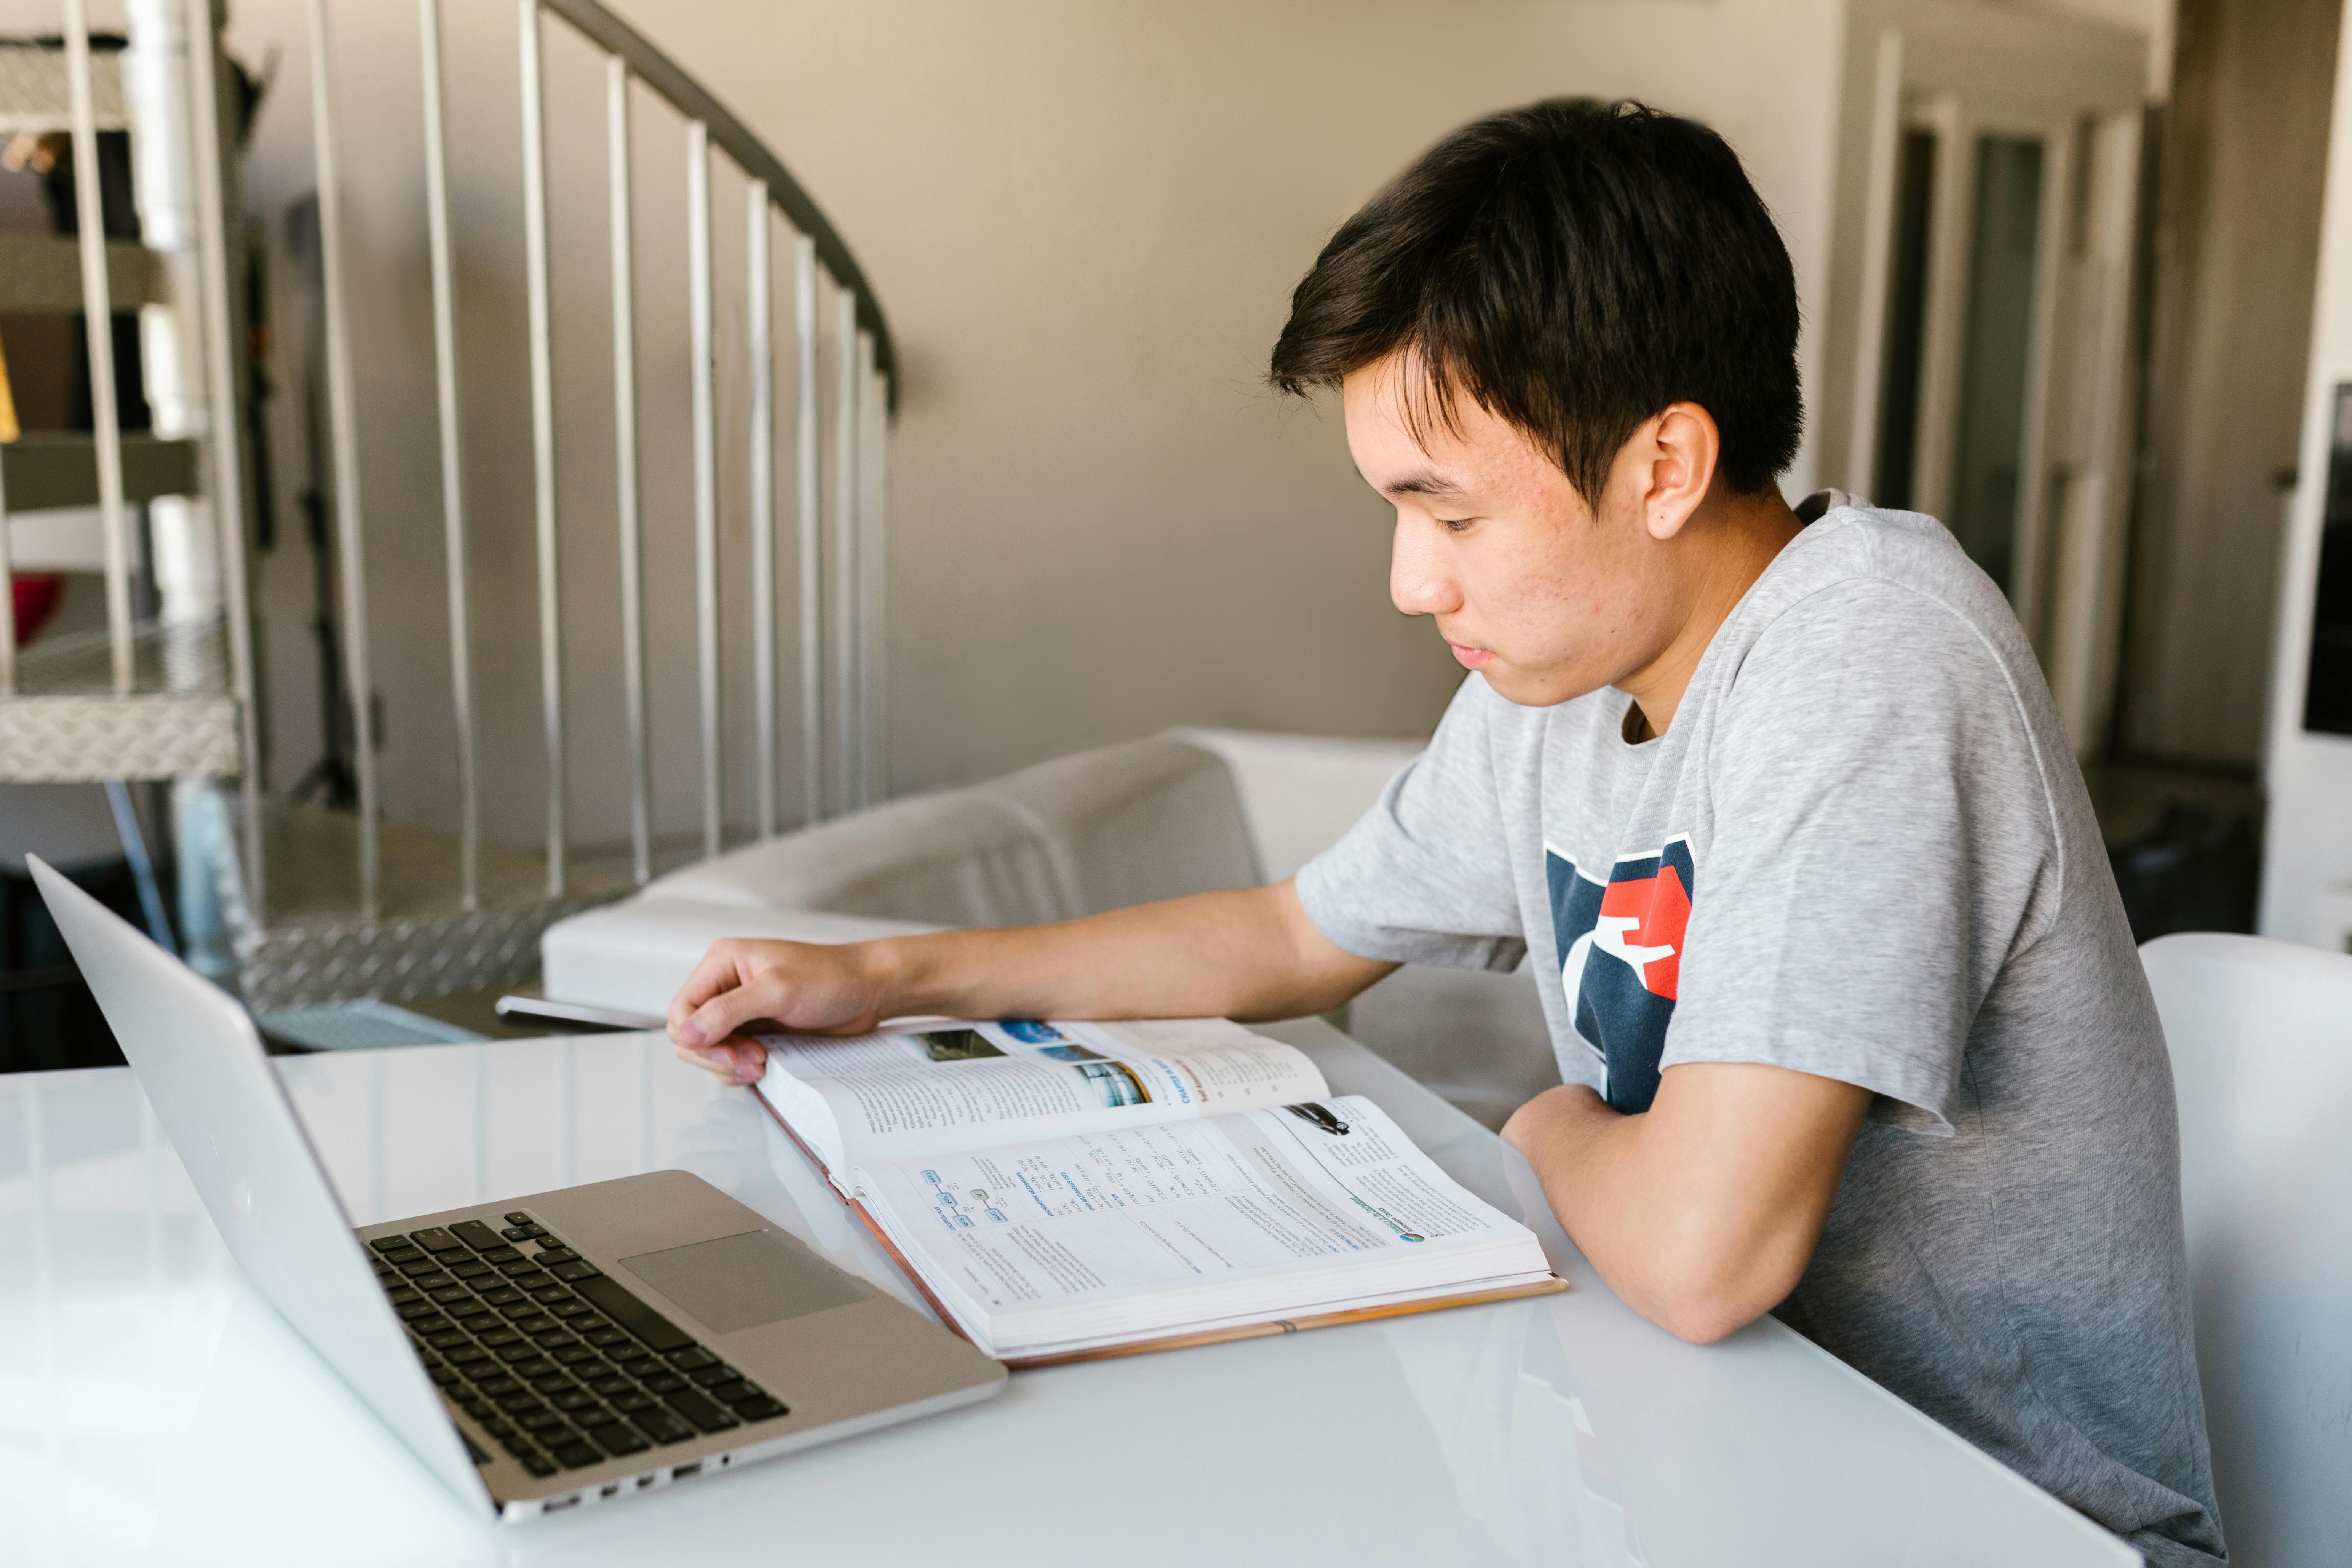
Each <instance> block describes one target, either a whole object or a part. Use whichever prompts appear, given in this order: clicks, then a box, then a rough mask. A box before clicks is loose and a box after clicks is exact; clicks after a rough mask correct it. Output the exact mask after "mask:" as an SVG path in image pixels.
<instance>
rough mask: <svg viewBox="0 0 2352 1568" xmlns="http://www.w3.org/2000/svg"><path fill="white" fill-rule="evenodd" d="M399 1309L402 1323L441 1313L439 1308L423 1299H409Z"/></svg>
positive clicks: (436, 1315)
mask: <svg viewBox="0 0 2352 1568" xmlns="http://www.w3.org/2000/svg"><path fill="white" fill-rule="evenodd" d="M399 1310H400V1321H402V1322H404V1323H413V1322H415V1321H417V1320H419V1319H421V1318H433V1317H438V1316H439V1315H440V1313H441V1309H440V1308H438V1307H436V1306H435V1305H434V1304H433V1303H432V1302H430V1301H425V1300H417V1301H411V1302H409V1303H408V1305H406V1306H404V1307H403V1308H401V1309H399Z"/></svg>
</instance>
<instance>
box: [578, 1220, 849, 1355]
mask: <svg viewBox="0 0 2352 1568" xmlns="http://www.w3.org/2000/svg"><path fill="white" fill-rule="evenodd" d="M621 1265H622V1267H623V1268H626V1269H628V1271H629V1272H630V1273H632V1274H634V1275H635V1276H636V1277H637V1278H638V1279H642V1280H644V1281H645V1282H646V1284H648V1285H650V1286H652V1287H653V1288H654V1289H656V1290H658V1291H660V1292H661V1293H662V1294H663V1295H665V1296H667V1297H668V1298H669V1299H670V1300H673V1301H675V1302H677V1304H678V1305H679V1306H681V1307H684V1308H685V1309H686V1310H688V1311H689V1312H691V1313H693V1314H694V1315H695V1316H696V1317H698V1318H699V1319H701V1320H702V1321H703V1322H704V1323H705V1324H706V1325H708V1326H709V1328H710V1330H711V1331H713V1332H715V1333H721V1334H731V1333H733V1332H734V1331H736V1330H738V1329H756V1328H758V1327H759V1326H760V1325H761V1323H776V1322H782V1321H783V1320H784V1319H786V1318H801V1317H806V1316H807V1315H808V1314H809V1313H811V1312H822V1311H824V1310H825V1309H826V1308H828V1307H845V1306H847V1305H849V1303H851V1302H852V1301H863V1300H866V1298H867V1297H869V1296H871V1295H873V1294H874V1292H873V1291H872V1290H870V1289H867V1288H866V1285H865V1284H864V1283H863V1282H862V1281H860V1280H857V1279H853V1278H851V1277H850V1276H849V1275H847V1274H845V1273H843V1272H842V1271H841V1270H840V1269H838V1268H835V1267H834V1266H833V1265H832V1264H830V1263H827V1262H825V1261H824V1259H823V1258H818V1257H817V1256H816V1255H815V1254H814V1253H812V1252H810V1251H809V1250H808V1249H807V1248H806V1247H802V1246H800V1245H799V1244H798V1243H797V1242H793V1241H789V1240H787V1239H785V1238H784V1237H782V1236H779V1235H778V1234H776V1232H774V1231H772V1230H747V1231H745V1232H743V1233H742V1234H741V1235H740V1236H722V1237H719V1239H717V1240H716V1241H698V1242H695V1243H693V1244H691V1245H690V1246H687V1247H670V1248H669V1249H668V1250H667V1251H664V1252H641V1253H639V1254H637V1256H636V1257H635V1258H622V1259H621Z"/></svg>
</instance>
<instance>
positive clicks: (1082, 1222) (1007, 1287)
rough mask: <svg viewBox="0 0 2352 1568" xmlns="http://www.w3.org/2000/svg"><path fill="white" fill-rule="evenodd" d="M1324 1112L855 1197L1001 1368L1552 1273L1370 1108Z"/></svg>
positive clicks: (1149, 1131)
mask: <svg viewBox="0 0 2352 1568" xmlns="http://www.w3.org/2000/svg"><path fill="white" fill-rule="evenodd" d="M1319 1109H1321V1110H1325V1111H1326V1112H1327V1113H1328V1118H1329V1121H1328V1122H1324V1123H1322V1124H1318V1121H1316V1120H1311V1119H1310V1118H1309V1117H1306V1116H1300V1115H1298V1114H1297V1113H1295V1112H1293V1111H1290V1110H1254V1111H1250V1112H1246V1113H1244V1114H1240V1115H1227V1116H1220V1117H1216V1118H1214V1119H1213V1120H1206V1121H1180V1122H1171V1123H1166V1124H1162V1125H1158V1126H1141V1127H1127V1128H1121V1129H1118V1130H1117V1131H1102V1132H1090V1133H1085V1134H1081V1135H1078V1136H1076V1137H1067V1138H1056V1139H1052V1140H1048V1141H1043V1142H1030V1143H1023V1144H1019V1145H1015V1146H1002V1147H997V1148H992V1149H982V1150H977V1151H974V1152H970V1153H963V1154H956V1155H948V1156H942V1157H939V1158H934V1159H929V1160H924V1161H918V1162H911V1163H894V1164H889V1165H883V1166H877V1167H873V1168H862V1169H860V1170H858V1171H857V1172H856V1173H855V1175H854V1177H853V1179H852V1180H853V1186H854V1188H855V1190H856V1193H857V1194H858V1196H859V1197H860V1198H861V1199H863V1200H864V1201H866V1205H867V1207H868V1209H869V1211H870V1212H873V1213H875V1215H876V1216H877V1222H878V1223H880V1224H882V1225H883V1226H884V1227H885V1229H886V1230H887V1233H888V1234H889V1235H890V1236H891V1237H892V1239H893V1241H894V1242H895V1243H896V1244H897V1245H898V1247H899V1248H900V1250H901V1251H902V1252H904V1253H905V1254H906V1256H907V1258H908V1260H909V1262H910V1263H911V1264H912V1265H913V1266H914V1267H915V1268H917V1269H918V1270H919V1272H920V1273H921V1274H922V1275H923V1277H924V1279H925V1281H926V1282H927V1283H928V1284H929V1285H930V1286H931V1288H932V1289H933V1290H934V1291H935V1292H937V1293H938V1295H939V1296H940V1298H941V1300H943V1301H944V1302H945V1303H946V1304H947V1305H948V1306H949V1308H950V1310H951V1311H952V1312H953V1313H954V1314H955V1315H956V1316H957V1317H958V1319H959V1320H960V1321H963V1322H964V1325H965V1327H966V1328H967V1330H968V1331H971V1332H972V1333H973V1336H974V1338H975V1339H976V1340H978V1341H979V1342H981V1343H982V1346H983V1347H984V1348H987V1349H989V1350H990V1351H991V1352H992V1353H995V1354H1024V1353H1027V1354H1034V1353H1045V1352H1047V1351H1049V1350H1055V1349H1062V1348H1067V1347H1069V1346H1071V1345H1073V1344H1082V1343H1087V1342H1113V1341H1117V1340H1118V1339H1120V1338H1122V1337H1126V1338H1134V1337H1142V1336H1148V1335H1151V1334H1159V1333H1167V1332H1173V1331H1185V1330H1189V1329H1193V1328H1199V1327H1202V1326H1208V1325H1214V1324H1218V1323H1222V1322H1227V1321H1236V1320H1237V1319H1246V1318H1247V1317H1249V1315H1250V1314H1252V1313H1255V1314H1256V1315H1257V1316H1259V1317H1260V1318H1263V1317H1265V1316H1267V1315H1274V1314H1286V1313H1292V1312H1300V1313H1303V1312H1306V1311H1307V1310H1312V1309H1315V1308H1318V1306H1328V1305H1330V1304H1331V1303H1334V1302H1340V1301H1348V1302H1353V1301H1359V1300H1378V1299H1382V1298H1389V1297H1395V1296H1397V1295H1399V1294H1400V1293H1402V1294H1408V1295H1409V1294H1412V1293H1415V1292H1420V1293H1424V1294H1425V1293H1429V1292H1431V1291H1433V1290H1435V1289H1437V1288H1439V1287H1445V1286H1453V1287H1456V1288H1477V1287H1482V1286H1484V1285H1486V1284H1487V1283H1489V1282H1492V1281H1495V1280H1498V1279H1517V1278H1524V1279H1541V1278H1543V1277H1544V1276H1545V1275H1547V1274H1548V1273H1549V1265H1548V1264H1547V1263H1546V1262H1545V1260H1544V1257H1543V1251H1542V1247H1540V1245H1539V1244H1538V1242H1537V1241H1536V1238H1535V1237H1534V1236H1533V1234H1532V1233H1530V1232H1529V1231H1528V1230H1527V1229H1526V1227H1524V1226H1521V1225H1519V1224H1518V1223H1517V1221H1515V1220H1513V1219H1511V1218H1510V1217H1509V1216H1507V1215H1504V1214H1502V1213H1500V1212H1499V1211H1497V1210H1496V1209H1494V1208H1491V1207H1489V1206H1488V1205H1486V1204H1485V1203H1483V1202H1481V1201H1480V1200H1479V1199H1478V1198H1476V1197H1475V1196H1473V1195H1472V1194H1470V1193H1468V1192H1466V1191H1465V1190H1464V1189H1463V1188H1462V1187H1461V1186H1460V1185H1458V1184H1456V1183H1455V1182H1454V1180H1453V1178H1451V1177H1450V1176H1448V1175H1446V1174H1445V1173H1444V1172H1443V1171H1441V1170H1439V1169H1438V1168H1437V1166H1436V1164H1435V1163H1433V1162H1432V1161H1431V1160H1430V1159H1429V1157H1428V1156H1427V1155H1425V1154H1423V1152H1421V1151H1420V1150H1419V1149H1417V1148H1415V1147H1414V1146H1413V1144H1412V1141H1411V1140H1409V1139H1408V1138H1406V1136H1405V1135H1404V1133H1403V1132H1402V1131H1401V1130H1399V1129H1398V1128H1397V1126H1396V1124H1395V1123H1394V1122H1392V1121H1390V1120H1389V1118H1388V1116H1387V1115H1386V1114H1385V1113H1384V1112H1382V1111H1381V1110H1380V1109H1379V1107H1377V1106H1375V1105H1373V1104H1372V1103H1371V1101H1370V1100H1364V1099H1362V1098H1360V1097H1358V1096H1348V1097H1345V1098H1342V1099H1337V1100H1329V1101H1328V1102H1327V1103H1326V1104H1325V1105H1324V1106H1322V1107H1320V1108H1319ZM1332 1125H1338V1126H1340V1127H1344V1128H1345V1129H1346V1131H1344V1132H1334V1131H1330V1127H1331V1126H1332Z"/></svg>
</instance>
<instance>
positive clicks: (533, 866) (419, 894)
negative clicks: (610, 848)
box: [232, 804, 634, 1011]
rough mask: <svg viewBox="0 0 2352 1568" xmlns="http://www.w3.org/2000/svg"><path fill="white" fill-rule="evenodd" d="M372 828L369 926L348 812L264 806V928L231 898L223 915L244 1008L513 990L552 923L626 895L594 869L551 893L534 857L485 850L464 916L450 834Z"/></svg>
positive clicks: (627, 888)
mask: <svg viewBox="0 0 2352 1568" xmlns="http://www.w3.org/2000/svg"><path fill="white" fill-rule="evenodd" d="M377 832H378V866H379V876H378V888H379V897H378V907H377V914H376V918H375V919H374V920H373V921H371V920H369V919H367V918H366V916H365V914H364V913H363V912H362V910H361V908H360V900H359V874H358V848H359V822H358V819H357V818H356V817H355V816H352V815H351V814H350V813H348V812H340V811H329V810H326V809H324V808H323V807H320V806H315V805H298V806H290V807H289V806H287V805H282V804H273V805H271V806H270V807H269V808H268V811H267V812H266V814H265V816H264V835H265V841H264V842H265V853H266V855H267V858H268V866H269V868H270V875H269V887H268V910H267V923H266V924H263V925H261V926H259V927H255V926H254V925H253V924H252V922H251V921H250V920H249V919H247V918H246V917H245V916H244V913H243V909H244V906H243V900H242V898H241V897H240V898H239V899H238V900H236V905H235V908H234V911H233V913H232V923H233V924H234V925H236V926H237V927H240V928H241V929H240V931H239V933H238V934H237V936H236V939H235V945H236V954H237V960H238V969H239V973H240V984H241V987H242V989H243V990H244V993H245V997H246V1003H247V1005H248V1006H250V1007H253V1008H254V1009H256V1010H257V1011H261V1010H278V1009H286V1008H295V1007H316V1006H324V1005H331V1004H333V1003H338V1002H347V1001H353V1000H358V999H361V998H373V999H376V1000H380V1001H385V1002H399V1001H404V1000H406V999H408V998H410V997H417V996H437V995H442V994H447V993H450V992H457V991H475V990H486V989H488V988H491V987H494V986H502V985H512V984H519V983H520V982H521V981H524V980H527V979H529V978H530V977H531V976H532V975H535V974H537V973H539V936H540V933H541V931H544V930H546V929H547V927H548V926H549V925H551V924H552V923H553V922H554V921H559V920H562V919H563V918H565V917H566V916H568V915H572V914H577V913H580V912H582V911H583V910H591V909H594V908H596V907H597V906H598V905H600V904H606V903H610V902H612V901H613V900H615V899H619V898H622V897H625V895H627V894H628V893H630V892H631V891H633V890H634V884H632V883H631V882H630V881H628V880H627V879H625V878H616V877H611V876H602V875H595V874H593V873H592V874H589V875H585V876H578V877H574V878H572V885H571V886H570V887H569V888H567V889H566V890H565V892H564V893H563V894H562V895H561V896H551V895H550V894H549V892H548V890H547V866H546V862H545V861H543V860H541V858H539V857H538V856H536V855H530V854H525V853H521V852H519V851H515V850H509V849H492V848H485V849H484V851H483V853H482V865H481V899H480V903H479V906H478V908H475V909H472V910H468V909H467V908H466V907H465V904H464V901H463V900H462V899H461V898H460V896H459V892H458V888H459V882H458V858H457V839H456V838H454V837H449V836H447V835H445V834H439V833H434V832H430V831H427V830H425V829H423V828H417V827H409V826H402V825H400V824H397V823H389V822H387V823H383V824H380V825H379V826H378V829H377Z"/></svg>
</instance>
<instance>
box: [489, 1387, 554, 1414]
mask: <svg viewBox="0 0 2352 1568" xmlns="http://www.w3.org/2000/svg"><path fill="white" fill-rule="evenodd" d="M491 1403H493V1404H495V1405H497V1406H498V1407H499V1409H501V1410H503V1411H505V1412H506V1413H507V1414H508V1415H512V1416H514V1417H516V1418H517V1419H520V1418H521V1417H523V1416H525V1415H530V1413H531V1412H532V1411H534V1410H544V1409H545V1408H547V1407H546V1406H545V1405H542V1404H541V1403H540V1398H539V1395H538V1394H533V1393H532V1392H531V1391H530V1389H528V1388H526V1389H524V1390H523V1391H522V1392H521V1393H520V1394H508V1395H507V1396H506V1397H505V1398H503V1399H498V1400H493V1401H492V1402H491Z"/></svg>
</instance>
